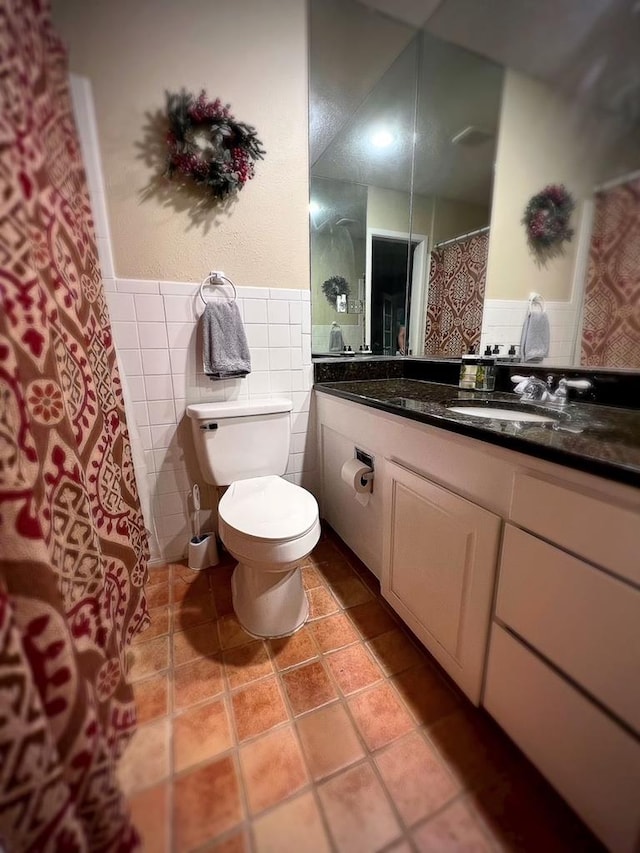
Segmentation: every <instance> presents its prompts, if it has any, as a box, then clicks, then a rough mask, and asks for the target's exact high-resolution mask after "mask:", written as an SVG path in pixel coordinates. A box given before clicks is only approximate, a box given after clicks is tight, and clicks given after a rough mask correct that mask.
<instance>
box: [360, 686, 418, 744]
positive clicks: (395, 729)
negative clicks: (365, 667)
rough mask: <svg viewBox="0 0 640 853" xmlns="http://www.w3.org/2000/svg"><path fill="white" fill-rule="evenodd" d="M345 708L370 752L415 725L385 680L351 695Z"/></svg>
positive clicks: (408, 730)
mask: <svg viewBox="0 0 640 853" xmlns="http://www.w3.org/2000/svg"><path fill="white" fill-rule="evenodd" d="M349 708H350V710H351V713H352V715H353V718H354V720H355V721H356V726H357V727H358V729H359V730H360V734H361V735H362V737H363V738H364V741H365V743H366V744H367V747H368V748H369V749H370V750H371V751H374V750H376V749H380V748H381V747H383V746H386V745H387V744H388V743H391V741H393V740H396V739H397V738H399V737H402V735H404V734H407V732H410V731H411V730H412V729H413V728H414V727H415V723H414V721H413V720H412V719H411V716H410V714H409V712H408V711H407V709H406V708H405V706H404V704H403V703H402V702H401V701H400V699H399V698H398V696H397V694H396V693H395V691H394V690H393V688H392V687H391V685H390V684H388V683H387V682H384V683H382V684H379V685H376V686H375V687H372V688H371V689H370V690H364V691H363V692H362V693H358V694H357V695H356V696H352V697H351V698H350V699H349Z"/></svg>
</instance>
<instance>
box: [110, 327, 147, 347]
mask: <svg viewBox="0 0 640 853" xmlns="http://www.w3.org/2000/svg"><path fill="white" fill-rule="evenodd" d="M111 327H112V329H113V337H114V340H115V342H116V347H118V349H138V348H139V346H140V340H139V339H138V326H137V324H136V323H122V322H117V323H115V322H114V323H112V324H111Z"/></svg>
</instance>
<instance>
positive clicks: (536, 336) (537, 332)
mask: <svg viewBox="0 0 640 853" xmlns="http://www.w3.org/2000/svg"><path fill="white" fill-rule="evenodd" d="M549 339H550V333H549V317H548V316H547V313H546V311H532V310H529V311H527V316H526V317H525V321H524V325H523V327H522V337H521V338H520V356H521V358H522V361H542V359H543V358H546V357H547V356H548V355H549Z"/></svg>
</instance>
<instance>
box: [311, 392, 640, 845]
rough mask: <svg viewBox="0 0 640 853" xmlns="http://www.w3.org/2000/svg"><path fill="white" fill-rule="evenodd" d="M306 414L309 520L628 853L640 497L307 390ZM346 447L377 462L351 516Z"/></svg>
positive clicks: (639, 726) (639, 625)
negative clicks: (344, 477)
mask: <svg viewBox="0 0 640 853" xmlns="http://www.w3.org/2000/svg"><path fill="white" fill-rule="evenodd" d="M316 411H317V423H318V435H319V443H320V459H321V466H322V467H321V477H322V495H321V500H322V509H323V516H324V517H325V518H327V520H328V521H329V522H330V523H331V524H332V525H333V526H334V527H335V528H336V529H337V531H338V533H339V534H340V535H341V536H342V537H343V539H344V540H345V542H346V543H347V544H348V545H349V546H350V547H351V548H353V550H354V551H355V552H356V553H357V554H358V555H359V556H360V558H361V559H362V560H363V561H364V562H365V563H366V564H367V565H368V566H369V567H370V568H371V569H372V571H374V572H375V573H376V574H377V576H378V577H379V578H380V579H381V581H382V590H383V594H384V596H385V598H386V599H387V601H389V603H390V604H391V606H392V607H393V608H394V609H395V610H396V612H397V613H398V614H399V615H400V616H401V617H402V619H403V620H404V621H405V622H406V624H407V625H408V626H409V627H410V628H411V629H412V630H413V632H414V633H415V634H416V636H417V637H418V638H419V639H420V640H421V641H422V642H423V643H424V645H425V646H426V647H427V648H428V649H429V651H430V652H431V653H432V654H433V656H434V657H435V658H436V659H437V660H438V661H439V662H440V664H441V665H442V667H443V668H444V669H445V670H446V671H447V672H448V673H449V674H450V675H451V677H452V678H453V679H454V681H456V682H457V684H458V685H459V686H460V687H461V688H462V689H463V690H464V691H465V692H466V694H467V696H469V698H470V699H471V700H472V701H474V702H475V703H476V704H478V702H479V701H480V702H481V704H483V705H484V706H485V707H486V709H487V710H488V712H489V713H490V714H491V715H492V716H493V717H494V718H495V719H496V720H497V722H498V723H499V724H500V725H501V726H502V728H503V729H504V730H505V731H506V732H507V733H508V734H509V735H510V737H511V738H512V739H513V740H514V741H515V742H516V743H517V744H518V746H520V748H521V749H522V750H523V751H524V752H525V754H526V755H527V756H528V757H529V759H530V760H531V761H532V762H533V763H534V764H535V765H536V766H537V767H538V768H539V769H540V770H541V772H542V773H543V774H544V775H545V776H546V777H547V778H548V779H549V781H550V782H551V784H552V785H554V786H555V787H556V788H557V790H558V791H559V792H560V793H561V794H562V796H563V797H564V798H565V799H566V800H567V801H568V802H569V803H570V804H571V805H572V807H573V808H574V809H575V810H576V811H577V812H578V814H579V815H580V816H581V817H582V819H583V820H584V821H585V823H587V824H588V825H589V826H590V827H591V829H592V830H593V831H594V832H595V834H596V835H597V836H598V837H599V838H600V839H601V840H602V841H603V842H604V844H605V845H606V846H607V847H608V848H609V849H610V850H612V851H614V852H615V853H637V851H638V850H640V736H639V735H640V589H639V587H640V489H636V488H632V487H630V486H625V485H622V484H620V483H615V482H612V481H609V480H605V479H603V478H601V477H595V476H591V475H589V474H586V473H583V472H581V471H576V470H573V469H570V468H565V467H563V466H560V465H555V464H552V463H549V462H545V461H542V460H539V459H536V458H533V457H530V456H527V455H525V454H522V453H518V452H515V451H510V450H506V449H504V448H502V447H496V446H494V445H491V444H489V443H486V442H482V441H478V440H475V439H471V438H466V437H462V436H459V435H456V434H454V433H450V432H446V431H444V430H442V429H437V428H434V427H431V426H429V425H426V424H422V423H418V422H415V421H412V420H410V419H405V418H402V417H399V416H396V415H390V414H388V413H386V412H381V411H377V410H375V409H372V408H368V407H366V406H362V405H359V404H357V403H354V402H350V401H345V400H341V399H337V398H335V397H331V396H329V395H325V394H322V393H320V394H317V395H316ZM355 447H361V448H363V449H365V450H367V451H368V452H369V453H371V454H373V455H374V456H375V480H374V492H373V494H372V495H371V497H370V500H369V501H368V502H367V503H366V505H362V504H360V503H359V502H358V501H356V499H355V496H354V494H353V492H352V491H350V490H349V488H348V486H347V485H346V484H345V483H343V482H342V481H341V480H340V467H341V465H342V464H343V463H344V462H345V461H346V460H347V459H349V458H351V457H352V456H353V455H354V448H355ZM494 596H495V607H494V606H493V600H494Z"/></svg>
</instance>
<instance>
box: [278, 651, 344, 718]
mask: <svg viewBox="0 0 640 853" xmlns="http://www.w3.org/2000/svg"><path fill="white" fill-rule="evenodd" d="M282 683H283V684H284V689H285V691H286V694H287V696H288V698H289V704H290V705H291V710H292V711H293V713H294V715H296V716H297V715H298V714H304V713H305V712H306V711H313V710H314V709H315V708H320V707H321V706H322V705H326V704H327V703H328V702H333V700H334V699H337V698H338V694H337V692H336V689H335V687H334V686H333V683H332V682H331V679H330V678H329V676H328V675H327V672H326V670H325V668H324V666H323V665H322V662H321V661H319V660H317V661H312V662H311V663H306V664H304V665H303V666H299V667H296V668H295V669H288V670H287V671H286V672H283V673H282Z"/></svg>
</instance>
